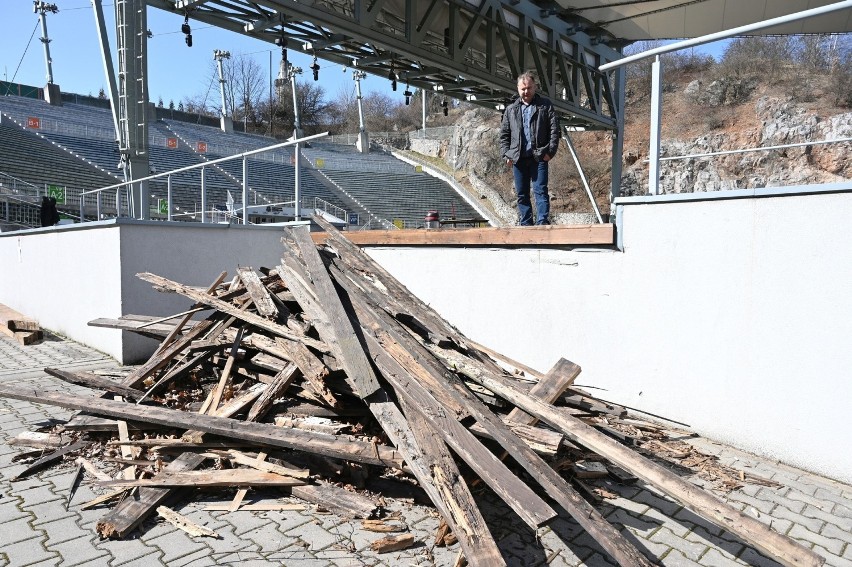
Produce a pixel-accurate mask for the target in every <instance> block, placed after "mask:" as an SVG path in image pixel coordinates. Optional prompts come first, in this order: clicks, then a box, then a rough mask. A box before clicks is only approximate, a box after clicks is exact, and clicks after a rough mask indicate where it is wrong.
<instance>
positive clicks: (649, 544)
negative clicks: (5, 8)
mask: <svg viewBox="0 0 852 567" xmlns="http://www.w3.org/2000/svg"><path fill="white" fill-rule="evenodd" d="M625 537H627V541H629V542H630V543H632V544H633V545H634V546H635V547H636V549H638V550H639V551H640V552H641V553H642V554H643V555H644V556H645V557H647V558H648V559H649V560H651V561H652V562H655V561H657V560H658V559H660V558H661V557H665V556H666V554H668V553H669V552H670V551H671V549H672V548H671V547H669V546H668V545H666V544H664V543H657V542H656V541H652V540H650V539H643V538H636V537H633V538H632V539H631V537H632V536H631V535H630V534H625Z"/></svg>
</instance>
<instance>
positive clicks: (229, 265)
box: [0, 219, 281, 363]
mask: <svg viewBox="0 0 852 567" xmlns="http://www.w3.org/2000/svg"><path fill="white" fill-rule="evenodd" d="M280 259H281V228H280V227H250V228H244V227H241V226H233V225H218V224H205V225H202V224H195V223H193V224H189V223H164V222H154V223H152V222H147V223H144V222H138V221H133V220H128V219H119V220H118V221H103V222H98V223H87V224H85V225H68V226H62V227H53V228H42V229H35V230H28V231H24V232H17V233H0V303H3V304H5V305H8V306H9V307H11V308H13V309H16V310H17V311H20V312H21V313H23V314H25V315H27V316H29V317H32V318H34V319H36V320H37V321H39V323H40V324H41V326H42V327H44V328H46V329H50V330H51V331H54V332H58V333H60V334H62V335H65V336H67V337H70V338H72V339H74V340H77V341H80V342H82V343H85V344H87V345H90V346H92V347H94V348H97V349H99V350H101V351H103V352H105V353H107V354H109V355H110V356H113V357H115V358H116V359H117V360H119V361H120V362H123V363H132V362H138V361H139V360H144V358H145V357H147V356H149V355H150V354H151V352H152V351H153V349H154V348H155V347H156V343H155V341H153V340H150V339H146V338H144V337H141V336H138V335H135V334H133V333H122V332H120V331H116V330H113V329H101V328H96V327H89V326H88V325H87V323H88V322H89V321H91V320H92V319H97V318H99V317H119V316H121V315H126V314H131V313H133V314H142V315H156V316H160V315H169V314H172V313H177V312H180V311H183V310H185V309H188V308H189V307H190V306H191V303H192V302H191V301H190V300H188V299H186V298H184V297H181V296H178V295H174V294H164V293H160V292H156V291H154V290H153V289H152V288H151V285H150V284H148V283H146V282H143V281H142V280H139V279H138V278H136V274H137V273H139V272H152V273H154V274H157V275H160V276H163V277H166V278H169V279H173V280H175V281H178V282H180V283H184V284H187V285H192V286H199V287H207V286H209V285H210V283H211V282H212V281H213V280H214V279H215V278H216V276H218V275H219V273H220V272H222V271H227V272H228V274H229V277H233V276H234V275H235V273H236V268H237V267H238V266H252V267H254V268H259V267H261V266H265V267H269V268H272V267H275V266H276V265H278V264H279V263H280ZM122 335H124V336H122Z"/></svg>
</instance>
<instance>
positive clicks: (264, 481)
mask: <svg viewBox="0 0 852 567" xmlns="http://www.w3.org/2000/svg"><path fill="white" fill-rule="evenodd" d="M95 484H97V485H99V486H113V487H116V486H156V487H160V488H179V487H195V486H206V487H211V486H212V487H221V486H297V485H301V484H305V481H304V480H301V479H298V478H293V477H292V476H281V475H280V474H275V473H270V472H265V471H258V470H253V469H222V470H206V471H185V472H174V473H172V472H167V471H163V472H161V473H160V474H158V475H157V476H155V477H154V478H139V479H131V480H106V481H103V480H101V481H97V482H96V483H95Z"/></svg>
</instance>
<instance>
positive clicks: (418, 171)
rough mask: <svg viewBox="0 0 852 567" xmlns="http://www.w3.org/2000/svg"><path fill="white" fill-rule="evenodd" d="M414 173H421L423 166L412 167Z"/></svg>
mask: <svg viewBox="0 0 852 567" xmlns="http://www.w3.org/2000/svg"><path fill="white" fill-rule="evenodd" d="M414 173H423V166H422V165H415V166H414Z"/></svg>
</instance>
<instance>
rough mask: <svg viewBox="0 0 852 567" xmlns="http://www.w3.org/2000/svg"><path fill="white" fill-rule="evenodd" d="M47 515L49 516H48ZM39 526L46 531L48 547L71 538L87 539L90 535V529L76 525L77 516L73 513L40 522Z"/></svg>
mask: <svg viewBox="0 0 852 567" xmlns="http://www.w3.org/2000/svg"><path fill="white" fill-rule="evenodd" d="M47 517H48V518H50V516H47ZM40 527H41V528H42V529H44V531H45V532H46V533H47V544H46V545H47V546H48V547H49V546H51V545H55V544H58V543H62V542H65V541H70V540H72V539H83V540H85V539H89V538H90V537H91V535H92V532H91V531H90V530H84V529H83V528H81V527H80V526H78V525H77V518H76V516H74V515H71V516H65V517H62V518H57V519H56V520H53V521H49V522H44V523H42V524H40Z"/></svg>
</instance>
